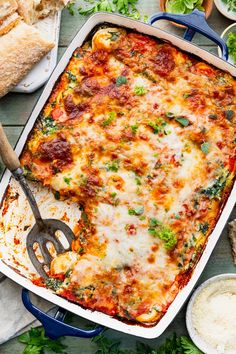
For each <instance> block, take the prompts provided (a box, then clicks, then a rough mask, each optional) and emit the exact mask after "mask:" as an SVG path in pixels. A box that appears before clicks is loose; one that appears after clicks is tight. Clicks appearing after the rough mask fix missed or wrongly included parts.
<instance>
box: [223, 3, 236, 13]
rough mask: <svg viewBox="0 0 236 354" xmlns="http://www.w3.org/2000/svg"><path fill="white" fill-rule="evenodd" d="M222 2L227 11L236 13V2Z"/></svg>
mask: <svg viewBox="0 0 236 354" xmlns="http://www.w3.org/2000/svg"><path fill="white" fill-rule="evenodd" d="M222 2H223V3H224V4H225V5H226V6H227V10H228V11H235V12H236V1H235V0H222Z"/></svg>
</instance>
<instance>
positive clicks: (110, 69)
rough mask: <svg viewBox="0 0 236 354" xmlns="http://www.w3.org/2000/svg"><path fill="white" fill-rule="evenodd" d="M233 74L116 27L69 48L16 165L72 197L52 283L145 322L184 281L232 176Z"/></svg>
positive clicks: (75, 297) (87, 302)
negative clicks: (67, 234) (74, 211)
mask: <svg viewBox="0 0 236 354" xmlns="http://www.w3.org/2000/svg"><path fill="white" fill-rule="evenodd" d="M235 123H236V120H235V81H234V79H233V78H232V77H231V76H230V75H229V74H226V73H224V72H222V71H220V70H217V69H216V68H214V67H211V66H209V65H207V64H206V63H203V62H198V61H197V60H196V59H193V58H192V57H190V56H188V55H187V54H185V53H182V52H181V51H179V50H178V49H177V48H175V47H173V46H171V45H170V44H165V43H161V42H159V41H158V40H155V39H152V38H149V37H148V36H144V35H141V34H138V33H134V32H126V31H125V30H123V29H119V28H105V29H104V28H103V29H101V30H99V31H97V32H96V33H95V35H94V37H93V39H92V44H91V43H90V42H87V43H85V44H84V46H83V47H82V48H79V49H77V50H76V51H75V53H74V55H73V57H72V59H71V61H70V63H69V64H68V67H67V68H66V70H65V72H64V73H63V74H62V76H61V78H60V80H59V82H58V83H57V85H56V87H55V89H54V91H53V93H52V95H51V97H50V99H49V101H48V102H47V104H46V106H45V107H44V110H43V111H42V114H41V117H40V119H39V122H38V124H37V126H36V127H35V128H34V130H33V133H32V135H31V137H30V139H29V141H28V143H27V146H26V147H25V150H24V152H23V155H22V157H21V163H22V165H23V166H24V168H25V171H26V174H27V175H28V176H29V177H30V178H33V179H34V180H36V181H40V182H41V183H42V184H43V185H44V186H48V187H50V188H51V189H52V190H53V191H54V194H55V197H56V198H57V199H61V200H65V199H68V200H70V201H74V202H77V203H78V204H79V205H80V206H82V208H83V212H82V217H81V219H80V221H79V224H78V225H77V226H76V228H75V230H74V231H75V234H76V240H75V241H74V242H73V247H72V251H70V252H69V253H68V254H65V255H61V256H58V257H55V258H54V259H53V261H52V264H51V269H50V273H49V274H50V276H52V277H56V278H57V279H61V283H60V286H59V288H58V290H57V293H58V294H60V295H61V296H64V297H66V298H68V299H70V300H72V301H75V302H77V303H79V304H81V305H83V306H85V307H88V308H91V309H96V310H100V311H103V312H105V313H108V314H110V315H114V316H118V317H119V318H124V319H126V320H131V321H138V322H141V323H155V322H157V321H158V320H159V319H160V318H161V316H162V315H163V314H164V313H165V312H166V310H167V308H168V306H169V305H170V303H171V302H172V301H173V300H174V298H175V296H176V295H177V293H178V291H179V290H180V289H181V287H183V286H184V284H186V282H187V280H188V279H189V276H190V274H191V270H192V269H193V267H194V266H195V264H196V262H197V260H198V259H199V256H200V254H201V251H202V249H203V247H204V244H205V242H206V240H207V237H208V235H209V234H210V232H211V231H212V229H213V228H214V225H215V223H216V221H217V218H218V216H219V213H220V210H221V207H222V204H223V203H224V201H225V199H226V197H227V195H228V193H229V190H230V188H231V186H232V182H233V178H234V176H235Z"/></svg>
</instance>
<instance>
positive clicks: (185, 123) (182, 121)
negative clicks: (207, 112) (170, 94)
mask: <svg viewBox="0 0 236 354" xmlns="http://www.w3.org/2000/svg"><path fill="white" fill-rule="evenodd" d="M175 120H176V122H178V123H179V124H181V125H182V126H183V127H187V126H188V125H189V124H190V122H189V120H188V118H185V117H181V116H180V117H176V118H175Z"/></svg>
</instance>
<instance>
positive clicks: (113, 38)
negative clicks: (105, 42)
mask: <svg viewBox="0 0 236 354" xmlns="http://www.w3.org/2000/svg"><path fill="white" fill-rule="evenodd" d="M108 33H109V34H110V35H111V38H110V40H111V41H112V42H115V41H116V40H117V39H118V38H119V37H120V34H119V33H118V32H108Z"/></svg>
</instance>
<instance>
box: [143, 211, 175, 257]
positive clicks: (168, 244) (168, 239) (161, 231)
mask: <svg viewBox="0 0 236 354" xmlns="http://www.w3.org/2000/svg"><path fill="white" fill-rule="evenodd" d="M148 232H149V234H150V235H152V236H154V237H158V238H159V239H160V240H162V241H164V243H165V246H164V247H165V248H166V249H167V250H171V249H172V248H173V247H174V246H175V245H176V243H177V238H176V235H175V233H174V232H173V231H172V230H171V228H170V227H169V226H166V225H163V224H162V223H161V222H160V221H158V220H157V219H155V218H151V219H150V220H149V229H148Z"/></svg>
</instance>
